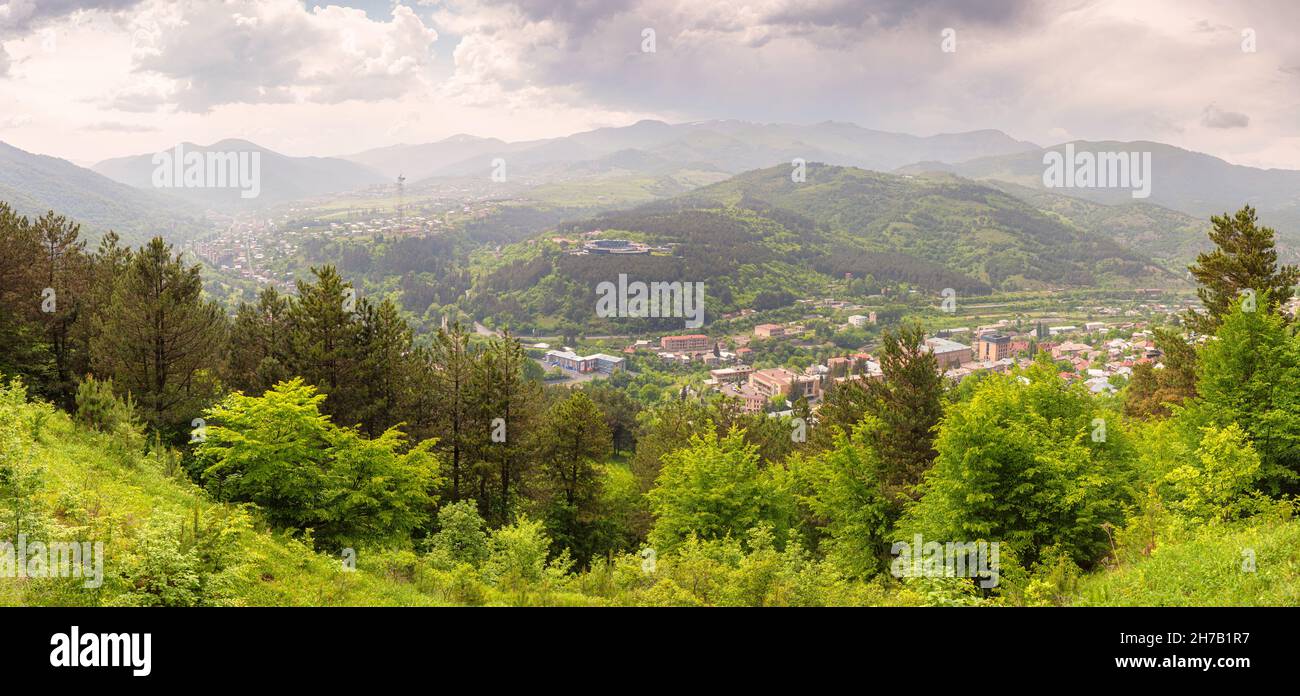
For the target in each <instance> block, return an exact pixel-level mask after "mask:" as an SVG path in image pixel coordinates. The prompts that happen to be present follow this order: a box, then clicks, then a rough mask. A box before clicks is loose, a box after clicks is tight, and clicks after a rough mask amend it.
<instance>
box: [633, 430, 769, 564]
mask: <svg viewBox="0 0 1300 696" xmlns="http://www.w3.org/2000/svg"><path fill="white" fill-rule="evenodd" d="M663 460H664V465H663V470H662V471H660V473H659V479H658V481H657V482H656V484H655V487H654V489H652V490H651V491H650V492H649V493H648V494H647V495H648V497H649V499H650V507H651V510H652V511H653V512H654V515H655V524H654V529H652V530H651V531H650V543H651V544H652V545H653V546H654V548H655V550H656V551H658V552H659V553H661V554H664V553H668V552H669V551H671V550H672V549H674V548H676V547H677V546H678V545H679V544H681V543H682V542H684V541H686V540H687V539H688V538H690V537H692V536H694V537H696V538H698V539H701V540H711V539H722V538H724V537H727V536H731V537H733V538H741V537H743V536H744V534H745V532H747V531H748V530H750V529H753V528H755V527H757V526H758V525H760V524H762V523H768V524H770V525H771V526H772V528H773V529H774V530H775V531H776V533H777V534H778V535H779V536H782V537H783V536H784V534H785V532H786V531H787V530H788V529H789V528H790V524H791V519H792V517H793V513H794V509H793V499H792V498H791V497H790V495H789V492H788V488H787V485H786V483H785V482H784V481H783V480H782V478H781V476H782V471H783V470H781V469H776V468H767V469H763V468H760V466H759V463H760V461H759V457H758V452H757V448H756V447H754V446H753V445H746V444H745V442H744V436H743V435H742V433H741V432H740V430H738V429H736V430H732V431H731V432H730V433H728V434H727V435H726V436H725V437H722V438H719V437H718V436H717V434H716V433H712V432H707V433H704V434H701V435H695V436H693V437H692V438H691V439H690V442H689V444H688V445H687V446H686V447H684V448H682V449H679V450H677V451H675V452H672V453H670V454H667V455H665V456H664V458H663Z"/></svg>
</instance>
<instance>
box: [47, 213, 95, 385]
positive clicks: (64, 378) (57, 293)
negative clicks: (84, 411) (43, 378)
mask: <svg viewBox="0 0 1300 696" xmlns="http://www.w3.org/2000/svg"><path fill="white" fill-rule="evenodd" d="M33 231H34V232H35V233H36V236H37V238H38V239H39V240H40V243H41V265H40V267H39V269H38V272H39V274H40V277H41V280H42V282H43V283H44V284H45V285H44V287H45V288H47V289H48V290H47V292H48V291H53V295H50V296H49V298H50V299H52V300H53V303H52V306H48V307H42V312H43V314H44V315H45V319H44V321H45V335H46V338H47V340H48V341H49V354H50V357H51V358H53V361H54V364H53V366H52V370H51V375H50V377H51V383H50V384H48V385H45V388H46V393H48V394H49V395H50V396H51V397H52V398H53V399H54V400H55V401H56V402H57V403H58V404H59V405H61V406H63V407H64V408H71V407H72V405H73V399H74V396H75V394H76V384H75V381H74V379H73V376H72V366H73V364H74V362H76V363H79V364H85V362H86V360H85V356H84V351H83V352H82V354H80V355H78V354H77V351H78V349H80V348H82V346H80V345H79V344H77V343H76V342H75V341H74V340H73V333H72V329H73V325H74V324H75V323H76V322H77V318H78V316H79V314H80V312H81V309H82V307H81V304H82V301H83V296H84V295H85V292H86V289H87V280H88V279H89V278H88V276H89V271H90V258H89V257H88V256H87V255H86V254H85V248H86V242H85V241H82V240H80V239H78V236H79V235H80V232H81V226H80V225H77V224H76V223H74V222H71V221H69V220H68V219H67V218H65V217H63V216H62V215H55V214H54V212H53V211H50V212H49V213H47V214H45V215H43V216H41V217H40V218H38V219H37V220H36V223H35V225H33ZM46 310H48V311H46Z"/></svg>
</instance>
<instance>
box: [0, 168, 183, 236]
mask: <svg viewBox="0 0 1300 696" xmlns="http://www.w3.org/2000/svg"><path fill="white" fill-rule="evenodd" d="M0 201H5V202H8V203H9V204H10V205H11V206H12V207H13V208H14V210H15V211H17V212H18V213H19V214H20V215H26V216H28V217H32V218H35V217H39V216H41V215H44V214H45V213H46V212H48V211H50V210H56V211H58V212H59V214H61V215H66V216H68V217H69V218H72V219H73V220H75V221H76V222H78V223H81V225H82V227H83V228H84V231H85V233H86V234H85V235H84V236H85V237H88V238H90V239H91V244H92V246H93V245H94V239H96V238H98V237H99V235H100V234H103V233H104V232H108V231H109V230H112V231H114V232H117V234H118V236H119V237H121V238H122V240H123V241H124V242H126V243H128V244H139V243H140V242H143V241H145V240H147V239H149V238H150V237H153V236H156V235H162V236H165V237H167V238H168V239H171V240H173V241H183V240H185V239H189V238H191V237H193V236H194V235H195V234H197V233H198V232H199V231H201V230H203V229H204V228H205V227H206V225H205V223H204V222H203V219H202V211H201V210H200V209H199V208H196V207H193V206H190V205H188V204H187V203H185V202H184V201H182V200H180V199H175V198H171V197H169V196H167V195H165V194H162V193H159V192H156V191H151V190H140V189H135V188H132V187H130V186H127V185H125V184H120V183H118V182H116V181H113V180H112V179H109V178H107V177H105V176H102V175H100V174H97V173H95V172H93V171H91V170H89V169H85V168H82V167H78V166H77V165H75V164H72V163H71V162H68V161H66V160H62V159H58V158H57V157H47V156H45V155H35V154H32V153H30V152H25V151H23V150H20V149H18V148H16V147H12V146H10V145H6V144H5V143H0Z"/></svg>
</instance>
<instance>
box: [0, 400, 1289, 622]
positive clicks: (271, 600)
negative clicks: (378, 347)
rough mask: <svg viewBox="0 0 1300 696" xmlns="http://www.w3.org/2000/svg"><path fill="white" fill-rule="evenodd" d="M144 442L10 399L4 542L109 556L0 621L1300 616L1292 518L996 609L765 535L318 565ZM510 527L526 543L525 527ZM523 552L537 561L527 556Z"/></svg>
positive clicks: (1243, 527) (1138, 559)
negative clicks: (695, 612) (35, 613)
mask: <svg viewBox="0 0 1300 696" xmlns="http://www.w3.org/2000/svg"><path fill="white" fill-rule="evenodd" d="M142 444H143V442H142V440H141V439H140V438H139V436H138V435H136V436H134V437H131V436H130V435H124V434H122V433H119V434H116V435H111V434H104V433H97V432H95V431H92V430H88V429H86V428H84V427H82V426H79V425H77V424H74V423H73V422H72V420H71V419H70V418H69V416H67V415H66V414H64V413H63V412H60V411H57V410H55V409H53V408H52V407H50V406H49V405H47V404H43V403H24V394H23V391H22V389H21V388H18V387H16V386H14V385H10V386H8V387H0V511H2V512H3V514H2V515H0V538H4V539H9V538H12V537H15V536H16V535H17V533H23V534H26V535H27V536H28V537H29V538H44V539H50V540H71V539H96V540H103V541H104V547H105V557H106V560H105V562H104V582H103V586H102V587H101V588H99V589H87V588H85V587H84V586H83V580H82V579H80V578H65V579H30V578H29V579H15V578H4V577H0V606H26V605H33V606H36V605H50V606H69V605H71V606H123V605H127V606H164V605H167V606H200V605H223V606H305V605H310V606H344V605H346V606H357V605H364V606H376V605H385V606H387V605H401V606H416V605H421V606H422V605H446V604H530V605H538V604H541V605H555V604H565V605H709V604H714V605H727V604H751V605H752V604H858V605H862V604H871V605H927V604H929V605H936V604H938V605H944V604H969V603H975V604H989V605H999V604H1075V605H1115V604H1122V605H1144V606H1151V605H1160V606H1164V605H1197V606H1206V605H1209V606H1222V605H1255V606H1258V605H1275V606H1294V605H1295V604H1297V603H1298V602H1300V521H1297V520H1294V519H1288V518H1287V517H1286V516H1285V515H1283V516H1274V515H1264V516H1257V517H1254V518H1250V519H1247V520H1245V521H1242V522H1238V523H1234V524H1232V525H1230V526H1229V525H1216V526H1213V527H1205V528H1201V529H1199V530H1197V531H1195V532H1194V533H1191V534H1187V533H1182V534H1178V535H1174V536H1173V538H1171V539H1168V540H1166V539H1162V540H1161V543H1160V544H1159V545H1156V546H1155V548H1154V549H1153V550H1146V551H1142V552H1136V551H1135V552H1133V553H1132V554H1130V555H1129V556H1128V557H1126V556H1125V555H1124V554H1120V557H1121V558H1125V561H1124V562H1123V563H1121V564H1120V565H1119V566H1118V567H1115V568H1110V569H1105V568H1103V569H1101V570H1098V571H1095V572H1093V573H1091V574H1088V575H1084V576H1082V577H1078V576H1077V575H1072V574H1070V573H1061V572H1056V573H1053V572H1045V573H1040V574H1037V575H1035V576H1034V577H1016V576H1012V577H1006V578H1004V579H1003V583H1004V585H1006V586H1007V590H1008V591H1007V592H1005V593H1004V594H1003V595H1002V596H1001V597H1000V598H998V599H993V600H981V599H977V598H975V597H973V596H971V595H970V594H969V592H968V591H966V590H962V589H959V586H958V584H957V583H956V582H944V581H918V582H916V583H903V584H901V585H900V584H897V583H890V584H885V583H882V582H881V581H880V580H877V581H874V582H871V583H854V582H848V581H845V580H844V579H842V578H840V577H838V575H837V574H836V573H835V572H833V571H832V570H831V568H830V566H829V564H827V563H825V562H818V561H815V560H812V559H810V558H809V557H807V555H806V552H802V551H800V550H799V549H798V548H797V547H788V548H787V549H786V550H785V551H781V552H778V551H776V550H774V549H772V548H771V547H770V546H767V545H766V544H767V543H768V542H764V541H762V540H761V539H754V538H751V539H750V540H749V541H748V543H747V546H748V550H744V549H742V547H741V546H740V545H739V543H738V542H730V541H728V542H714V543H698V544H690V545H688V546H687V547H686V548H683V549H681V550H679V551H678V552H676V553H675V554H674V555H673V556H672V557H665V558H661V559H660V560H659V562H658V567H657V568H656V569H655V573H654V577H648V576H647V574H646V573H645V572H644V568H645V566H644V561H643V559H642V558H640V557H639V556H638V555H635V554H630V553H629V554H626V555H624V556H619V557H616V559H615V560H614V562H612V563H611V564H609V565H598V566H595V567H593V569H592V570H590V571H588V572H583V573H575V572H565V571H564V569H563V568H562V567H561V566H557V565H555V564H550V565H547V564H545V563H544V559H545V557H546V549H545V546H541V547H533V550H534V551H535V558H534V562H533V564H532V565H533V570H534V571H535V572H531V573H529V572H522V573H519V572H516V573H507V574H501V573H500V572H499V571H497V572H494V571H489V570H488V569H487V568H486V567H485V568H483V569H476V568H472V567H470V566H468V565H463V564H462V565H460V566H458V567H455V568H452V569H447V568H446V567H445V565H443V564H441V563H439V561H438V560H437V559H436V558H434V557H433V556H431V555H429V554H425V553H419V552H416V551H414V550H377V549H376V550H370V549H361V550H359V552H358V554H357V558H356V569H355V570H348V569H345V567H344V563H343V561H342V560H341V559H340V558H335V557H332V556H327V555H325V554H322V553H318V552H316V551H313V550H312V548H311V546H310V539H309V538H303V537H302V536H289V535H287V534H285V533H282V532H272V531H270V529H269V525H268V523H267V522H266V521H265V520H264V519H263V517H262V515H261V513H259V512H258V511H257V510H256V509H253V508H251V507H242V506H235V505H229V504H223V503H216V502H213V501H212V500H211V498H209V496H208V495H207V494H206V493H205V492H204V491H203V490H201V489H200V488H198V487H197V486H195V485H194V484H193V483H191V482H189V480H188V479H187V478H186V476H185V474H184V473H183V472H181V470H180V467H179V465H178V463H177V462H176V461H175V459H174V455H169V456H157V455H156V454H151V453H144V452H143V450H141V449H140V446H141V445H142ZM15 527H20V529H15ZM506 530H507V531H509V532H512V533H515V534H517V535H518V536H519V537H522V541H524V542H527V541H528V538H527V536H526V535H523V534H520V531H521V530H520V528H519V527H513V528H512V527H507V528H506ZM522 531H527V529H526V527H525V528H524V529H523V530H522ZM501 536H504V535H501ZM516 541H519V539H516ZM521 547H522V548H523V549H524V550H527V548H529V547H528V545H527V543H522V544H517V545H516V546H515V547H512V550H513V551H515V552H518V551H519V550H520V548H521ZM1243 549H1250V550H1251V551H1252V552H1253V553H1254V554H1255V555H1254V563H1255V567H1256V570H1254V571H1251V572H1243V571H1242V568H1241V565H1242V557H1243V556H1242V552H1243ZM491 563H492V561H491V560H489V561H488V564H491ZM488 564H485V566H487V565H488ZM516 565H518V564H516ZM492 567H493V568H499V567H501V566H500V564H498V565H496V566H492Z"/></svg>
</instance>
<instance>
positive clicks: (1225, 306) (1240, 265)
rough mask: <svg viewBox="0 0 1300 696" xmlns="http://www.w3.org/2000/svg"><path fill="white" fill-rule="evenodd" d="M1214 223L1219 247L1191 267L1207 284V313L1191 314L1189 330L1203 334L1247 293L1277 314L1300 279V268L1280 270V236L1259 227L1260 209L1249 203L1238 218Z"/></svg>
mask: <svg viewBox="0 0 1300 696" xmlns="http://www.w3.org/2000/svg"><path fill="white" fill-rule="evenodd" d="M1210 221H1211V222H1212V223H1213V224H1214V229H1212V230H1210V239H1211V240H1212V241H1213V242H1214V244H1215V249H1214V250H1213V251H1211V252H1209V253H1202V254H1199V255H1198V256H1197V257H1196V263H1195V264H1193V265H1191V266H1189V267H1188V270H1189V271H1191V272H1192V276H1193V277H1194V278H1196V282H1197V283H1199V284H1200V286H1201V287H1199V288H1197V290H1196V294H1197V296H1199V297H1200V298H1201V304H1202V305H1204V307H1205V310H1206V311H1205V313H1204V314H1201V313H1198V312H1195V311H1190V310H1189V311H1188V312H1187V314H1186V317H1185V318H1186V322H1187V325H1188V326H1189V327H1191V328H1192V329H1194V330H1196V331H1199V332H1200V333H1203V334H1212V333H1214V332H1215V330H1216V329H1217V328H1218V326H1219V324H1220V322H1222V320H1223V317H1224V316H1225V315H1227V314H1228V312H1229V311H1231V308H1232V305H1233V303H1235V302H1236V301H1237V299H1238V297H1239V296H1240V295H1241V294H1242V293H1243V292H1246V291H1251V292H1254V293H1255V294H1256V295H1257V296H1259V297H1260V298H1267V299H1262V300H1261V302H1262V303H1263V304H1262V305H1261V309H1263V310H1264V311H1265V312H1275V311H1277V309H1278V307H1280V306H1281V305H1283V304H1285V303H1286V301H1287V300H1289V299H1290V298H1291V291H1292V287H1294V286H1295V284H1296V283H1297V282H1298V281H1300V269H1298V268H1296V267H1295V266H1282V267H1280V268H1279V267H1278V265H1277V249H1276V247H1275V245H1274V237H1275V232H1274V231H1273V228H1271V227H1258V226H1257V225H1256V215H1255V209H1254V208H1252V207H1251V206H1249V205H1247V206H1245V207H1244V208H1242V209H1241V210H1238V211H1237V213H1236V214H1235V215H1229V214H1228V213H1224V214H1223V215H1215V216H1213V217H1211V218H1210Z"/></svg>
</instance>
